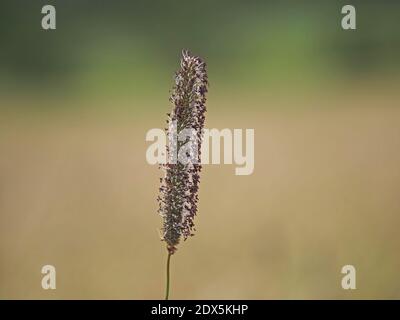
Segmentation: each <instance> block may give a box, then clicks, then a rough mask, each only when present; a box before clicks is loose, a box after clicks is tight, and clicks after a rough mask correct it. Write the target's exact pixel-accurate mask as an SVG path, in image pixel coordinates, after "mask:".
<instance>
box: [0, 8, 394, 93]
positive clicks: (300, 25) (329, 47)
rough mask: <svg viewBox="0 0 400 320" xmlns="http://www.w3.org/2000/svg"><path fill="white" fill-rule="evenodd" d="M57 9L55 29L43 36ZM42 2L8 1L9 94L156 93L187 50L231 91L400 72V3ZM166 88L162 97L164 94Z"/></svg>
mask: <svg viewBox="0 0 400 320" xmlns="http://www.w3.org/2000/svg"><path fill="white" fill-rule="evenodd" d="M45 4H52V5H55V7H56V10H57V30H55V31H44V30H42V29H41V18H42V14H41V7H42V6H43V5H45ZM344 4H348V1H328V0H325V1H321V0H320V1H266V0H264V1H232V0H230V1H216V0H203V1H174V0H171V1H165V0H158V1H120V0H113V1H111V0H109V1H84V0H80V1H77V0H68V1H66V0H65V1H50V0H48V1H36V0H25V1H21V0H3V1H1V3H0V38H1V41H2V45H1V50H0V81H1V87H2V89H1V90H2V91H4V92H14V91H16V92H29V91H37V90H42V89H47V90H49V88H51V90H54V91H56V92H57V91H60V92H64V93H65V92H68V93H69V94H73V95H75V94H84V95H90V96H91V95H93V94H95V95H98V94H105V95H121V96H129V95H137V96H146V95H149V94H153V95H158V93H159V91H160V90H164V91H162V93H164V92H165V87H169V86H170V83H171V76H172V73H173V72H174V71H175V70H176V68H177V66H178V58H179V54H180V50H181V49H182V48H189V49H190V50H191V51H192V52H193V53H195V54H198V55H200V56H202V57H204V58H205V59H206V61H207V63H208V66H209V77H210V80H211V85H213V84H215V83H217V84H218V86H219V87H221V88H222V87H223V88H226V90H228V91H229V90H236V89H237V88H242V89H243V90H249V89H251V90H253V89H257V90H264V88H266V87H267V86H271V85H274V86H276V85H277V86H286V87H287V86H296V85H299V84H307V83H308V84H313V83H325V82H326V83H330V82H331V81H338V80H341V79H349V78H350V79H352V78H354V77H357V78H359V77H361V78H363V79H365V78H369V77H372V78H374V77H386V76H388V75H390V76H393V75H395V76H396V75H397V74H398V73H399V71H400V63H399V57H400V1H388V0H387V1H366V0H363V1H351V4H353V5H354V6H355V7H356V9H357V30H355V31H344V30H342V29H341V26H340V21H341V18H342V14H341V12H340V11H341V7H342V6H343V5H344ZM160 86H162V88H163V89H161V87H160Z"/></svg>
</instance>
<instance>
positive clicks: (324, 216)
mask: <svg viewBox="0 0 400 320" xmlns="http://www.w3.org/2000/svg"><path fill="white" fill-rule="evenodd" d="M46 4H52V5H54V6H55V8H56V10H57V11H56V12H57V18H56V19H57V20H56V22H57V29H56V30H49V31H45V30H43V29H42V28H41V19H42V17H43V15H42V14H41V8H42V6H43V5H46ZM345 4H348V1H327V0H323V1H301V2H299V1H266V0H264V1H234V0H230V1H211V0H203V1H178V0H176V1H175V0H174V1H162V0H158V1H120V0H114V1H111V0H110V1H100V0H98V1H93V0H92V1H89V0H80V1H51V0H48V1H36V0H31V1H27V0H25V1H21V0H12V1H11V0H3V1H1V3H0V39H1V43H2V45H1V50H0V97H1V99H0V298H1V299H11V298H13V299H56V298H58V299H159V298H163V294H164V286H165V283H164V282H165V263H166V250H165V245H164V243H162V242H160V240H159V235H158V231H157V229H158V228H160V227H161V218H160V217H159V216H158V215H157V213H156V210H157V208H158V205H157V202H156V197H157V192H158V187H159V181H158V178H159V177H160V176H161V172H160V171H159V170H158V168H157V166H151V165H149V164H147V162H146V159H145V152H146V149H147V147H148V146H149V144H150V143H147V142H146V141H145V135H146V132H147V130H149V129H151V128H163V127H164V124H165V120H166V115H165V114H166V113H167V112H169V111H170V109H171V106H170V104H169V102H168V98H169V90H170V89H171V86H172V84H173V74H174V72H175V71H176V70H177V69H178V68H179V57H180V52H181V50H182V49H183V48H188V49H190V50H191V51H192V52H193V53H195V54H197V55H200V56H201V57H203V58H204V59H205V60H206V62H207V64H208V71H209V79H210V90H209V95H208V103H207V107H208V113H207V119H206V127H208V128H218V129H223V128H242V129H245V128H254V129H255V171H254V173H253V174H252V175H250V176H235V174H234V166H233V165H208V166H205V167H204V169H203V174H202V181H201V187H200V203H199V213H198V217H197V220H196V226H197V234H196V236H195V237H193V238H191V239H189V240H188V241H186V242H185V243H182V244H181V245H180V246H179V249H178V252H177V253H176V255H174V256H173V258H172V260H171V263H172V271H171V272H172V275H171V277H172V279H171V286H172V287H171V297H172V298H173V299H316V298H319V299H336V298H337V299H354V298H377V299H383V298H389V299H393V298H400V280H399V277H398V270H400V234H399V232H398V227H399V223H400V217H399V213H400V212H399V211H400V202H399V190H400V170H399V163H400V109H399V98H400V92H399V79H400V61H399V56H400V28H399V19H398V17H399V13H400V2H399V1H389V0H387V1H367V0H363V1H355V0H353V1H351V4H352V5H354V6H355V8H356V12H357V30H347V31H345V30H343V29H342V28H341V19H342V17H343V14H341V8H342V6H343V5H345ZM46 264H51V265H54V266H55V267H56V270H57V289H56V290H47V291H46V290H43V289H42V288H41V279H42V277H43V275H42V274H41V268H42V266H43V265H46ZM347 264H351V265H354V266H355V268H356V270H357V278H356V279H357V289H356V290H347V291H346V290H343V289H342V288H341V279H342V277H343V275H342V274H341V273H340V271H341V268H342V267H343V266H344V265H347Z"/></svg>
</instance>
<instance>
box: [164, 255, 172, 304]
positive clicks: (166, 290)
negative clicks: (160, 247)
mask: <svg viewBox="0 0 400 320" xmlns="http://www.w3.org/2000/svg"><path fill="white" fill-rule="evenodd" d="M171 255H172V254H171V252H168V259H167V286H166V289H165V300H168V296H169V262H170V261H171Z"/></svg>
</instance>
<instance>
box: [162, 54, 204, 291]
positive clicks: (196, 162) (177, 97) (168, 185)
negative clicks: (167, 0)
mask: <svg viewBox="0 0 400 320" xmlns="http://www.w3.org/2000/svg"><path fill="white" fill-rule="evenodd" d="M207 87H208V80H207V72H206V64H205V62H204V61H203V60H202V59H201V58H199V57H197V56H193V55H191V54H190V52H189V51H186V50H184V51H183V52H182V57H181V68H180V70H179V71H178V72H177V73H176V75H175V85H174V88H173V90H172V93H171V97H170V101H171V103H172V104H173V110H172V112H171V113H170V114H168V120H167V123H168V127H167V129H166V131H167V138H168V144H167V163H166V164H162V165H161V167H162V169H163V170H164V177H163V178H161V179H160V180H161V186H160V195H159V197H158V201H159V213H160V215H161V216H162V218H163V228H162V237H163V240H164V241H165V242H166V245H167V250H168V262H167V293H166V299H168V291H169V262H170V258H171V255H172V254H174V253H175V251H176V249H177V248H176V247H177V245H178V244H179V242H180V240H181V239H182V238H183V239H184V240H186V239H187V238H188V237H189V236H192V235H193V232H194V231H195V229H194V217H195V216H196V213H197V203H198V190H199V182H200V171H201V164H200V158H201V152H200V150H201V143H202V137H203V129H204V120H205V112H206V107H205V102H206V97H205V95H206V93H207ZM185 131H186V132H189V133H190V134H189V135H185V138H184V139H181V136H182V133H185ZM182 155H183V157H182ZM185 157H187V158H189V159H190V161H182V159H185Z"/></svg>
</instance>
